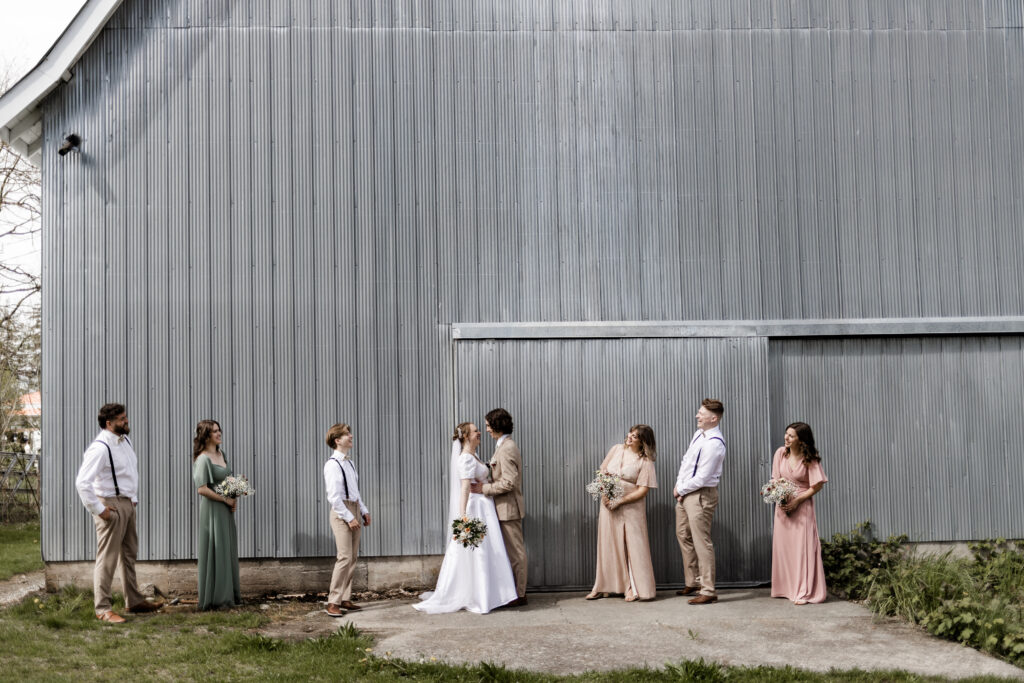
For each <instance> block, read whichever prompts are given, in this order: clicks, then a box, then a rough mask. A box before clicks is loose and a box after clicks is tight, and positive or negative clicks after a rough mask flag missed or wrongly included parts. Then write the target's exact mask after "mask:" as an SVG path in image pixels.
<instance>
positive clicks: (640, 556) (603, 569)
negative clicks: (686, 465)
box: [593, 444, 658, 600]
mask: <svg viewBox="0 0 1024 683" xmlns="http://www.w3.org/2000/svg"><path fill="white" fill-rule="evenodd" d="M601 471H602V472H607V473H608V474H617V475H619V477H620V478H621V480H622V489H623V492H622V494H623V495H624V496H625V495H629V494H630V493H632V492H633V491H634V490H636V487H638V486H646V487H647V488H649V489H654V488H658V478H657V475H656V474H655V471H654V463H653V462H651V461H650V460H647V459H646V458H641V457H639V456H638V455H637V454H635V453H634V452H633V451H631V450H629V449H628V448H626V447H624V446H623V445H622V444H619V445H617V446H612V448H611V450H610V451H608V455H607V456H605V459H604V462H602V463H601ZM599 505H600V508H601V511H600V513H599V514H598V518H597V571H596V576H595V578H594V589H593V592H594V593H615V594H624V595H626V596H627V597H628V596H630V595H631V594H632V595H634V596H636V597H637V598H639V599H641V600H651V599H653V598H654V595H655V592H656V591H657V587H656V586H655V585H654V566H653V564H652V563H651V546H650V543H649V542H648V538H647V498H646V497H644V498H641V499H640V500H636V501H633V502H632V503H626V504H625V505H622V506H620V507H618V508H616V509H615V510H609V509H608V508H606V507H605V506H604V503H603V502H602V503H599Z"/></svg>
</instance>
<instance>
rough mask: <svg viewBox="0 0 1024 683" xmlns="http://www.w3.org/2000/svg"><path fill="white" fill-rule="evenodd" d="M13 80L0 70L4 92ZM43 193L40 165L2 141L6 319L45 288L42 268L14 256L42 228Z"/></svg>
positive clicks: (0, 293) (1, 258)
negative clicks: (36, 165) (33, 267)
mask: <svg viewBox="0 0 1024 683" xmlns="http://www.w3.org/2000/svg"><path fill="white" fill-rule="evenodd" d="M9 81H10V79H9V77H8V74H6V73H0V92H4V91H6V90H7V86H8V84H9ZM40 194H41V182H40V175H39V169H37V168H35V167H34V166H32V164H30V163H29V162H28V160H27V159H25V158H24V157H23V156H22V155H20V154H18V153H17V152H15V151H14V150H13V149H12V148H11V146H10V145H8V144H7V143H5V142H0V304H6V306H4V308H5V309H10V310H9V311H8V310H5V311H4V312H3V313H2V314H0V320H2V321H3V322H9V321H10V320H11V317H12V316H14V315H15V314H16V313H17V312H18V310H19V309H20V308H21V307H22V306H23V305H25V304H26V303H27V302H28V301H29V300H31V299H32V298H33V297H35V296H36V295H37V294H38V293H39V292H40V290H41V288H42V283H41V282H40V277H39V274H38V273H39V271H40V269H39V268H35V269H32V268H28V267H26V265H25V263H24V261H25V259H21V260H20V261H18V260H15V258H14V256H13V254H15V253H16V252H17V251H18V250H19V249H18V247H19V246H21V247H23V246H24V245H25V244H26V243H27V242H28V240H30V239H31V238H32V237H33V236H35V235H37V234H39V232H40V231H41V229H42V223H41V220H40V218H41V213H42V212H41V210H40V209H41V206H42V202H41V197H40ZM34 260H37V261H38V257H34Z"/></svg>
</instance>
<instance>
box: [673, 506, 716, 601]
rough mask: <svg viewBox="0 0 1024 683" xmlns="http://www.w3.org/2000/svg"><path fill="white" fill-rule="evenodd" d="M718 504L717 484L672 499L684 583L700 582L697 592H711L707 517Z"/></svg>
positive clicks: (712, 552) (711, 557)
mask: <svg viewBox="0 0 1024 683" xmlns="http://www.w3.org/2000/svg"><path fill="white" fill-rule="evenodd" d="M717 506H718V488H717V487H714V486H707V487H705V488H702V489H697V490H696V491H691V492H690V493H688V494H686V495H685V496H683V499H682V500H680V501H676V539H677V540H678V541H679V550H680V551H681V552H682V554H683V576H684V577H685V579H686V585H687V586H700V594H701V595H710V596H714V595H717V593H716V592H715V546H714V545H712V543H711V518H712V517H714V515H715V508H716V507H717Z"/></svg>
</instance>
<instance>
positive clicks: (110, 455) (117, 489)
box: [93, 438, 132, 497]
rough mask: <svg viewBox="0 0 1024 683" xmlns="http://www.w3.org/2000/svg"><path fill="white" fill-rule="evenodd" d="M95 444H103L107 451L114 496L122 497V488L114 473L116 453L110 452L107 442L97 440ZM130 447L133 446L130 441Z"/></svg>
mask: <svg viewBox="0 0 1024 683" xmlns="http://www.w3.org/2000/svg"><path fill="white" fill-rule="evenodd" d="M125 441H128V439H127V438H126V439H125ZM93 443H101V444H103V447H104V448H106V449H107V460H109V461H110V476H111V477H112V478H113V479H114V495H115V496H118V497H120V496H121V488H120V487H119V486H118V485H117V473H116V472H114V453H113V451H111V450H110V446H108V445H107V443H106V442H105V441H100V440H99V439H96V440H95V441H93ZM128 445H129V446H131V445H132V442H131V441H128Z"/></svg>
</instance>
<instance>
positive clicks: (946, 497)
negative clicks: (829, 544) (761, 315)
mask: <svg viewBox="0 0 1024 683" xmlns="http://www.w3.org/2000/svg"><path fill="white" fill-rule="evenodd" d="M770 355H771V373H770V374H771V376H772V385H773V387H774V389H775V391H776V395H775V398H776V400H774V401H773V402H772V411H771V412H772V418H771V419H772V436H773V439H772V442H773V444H774V445H775V446H776V447H777V446H778V445H781V443H782V433H783V431H784V430H785V428H786V425H787V424H789V423H790V422H794V421H797V420H801V421H804V422H807V423H808V424H810V425H811V427H812V428H813V429H814V433H815V438H816V440H817V441H818V444H819V448H820V449H821V452H822V465H823V467H824V468H825V474H826V475H828V477H829V478H830V479H831V481H830V483H829V484H827V486H826V489H825V493H824V495H822V496H821V497H820V498H819V499H816V501H817V502H816V506H817V507H816V510H817V513H818V520H819V526H820V531H821V533H822V535H824V536H828V535H831V534H832V533H835V532H837V531H847V530H849V529H850V528H851V527H853V525H854V524H856V523H857V522H861V521H864V520H865V519H869V518H870V519H871V521H872V523H873V524H874V525H875V527H876V529H877V531H878V533H879V534H880V535H883V536H885V535H888V534H902V533H905V534H907V535H909V536H910V538H911V540H921V541H930V540H943V541H967V540H973V539H980V538H994V537H1003V538H1020V536H1021V534H1022V532H1024V509H1022V508H1021V506H1020V505H1017V504H1015V503H1013V502H1012V501H1014V500H1015V499H1016V498H1017V497H1018V496H1019V495H1020V493H1019V492H1020V491H1021V490H1022V489H1024V466H1022V462H1021V449H1020V444H1021V443H1024V423H1022V422H1021V419H1020V406H1021V404H1022V397H1021V378H1022V377H1024V338H1022V337H1019V336H1004V337H932V338H925V339H914V338H894V339H871V338H866V339H825V340H820V339H819V340H812V339H793V340H773V341H772V342H771V352H770Z"/></svg>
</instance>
